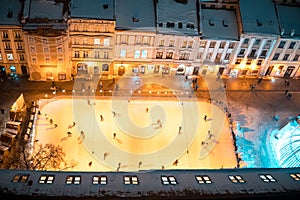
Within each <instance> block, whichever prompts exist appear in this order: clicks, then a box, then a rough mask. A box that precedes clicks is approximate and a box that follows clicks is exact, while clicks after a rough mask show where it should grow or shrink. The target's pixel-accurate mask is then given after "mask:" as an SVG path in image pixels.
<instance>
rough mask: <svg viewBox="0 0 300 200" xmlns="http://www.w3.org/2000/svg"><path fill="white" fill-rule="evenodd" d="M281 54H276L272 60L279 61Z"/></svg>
mask: <svg viewBox="0 0 300 200" xmlns="http://www.w3.org/2000/svg"><path fill="white" fill-rule="evenodd" d="M279 55H280V53H275V54H274V56H273V58H272V60H278V58H279Z"/></svg>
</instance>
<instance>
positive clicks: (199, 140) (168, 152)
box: [35, 97, 237, 171]
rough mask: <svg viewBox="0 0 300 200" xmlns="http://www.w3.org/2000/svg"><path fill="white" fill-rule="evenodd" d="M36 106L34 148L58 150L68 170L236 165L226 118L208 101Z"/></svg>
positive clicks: (78, 101) (65, 101)
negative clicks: (69, 164) (43, 146)
mask: <svg viewBox="0 0 300 200" xmlns="http://www.w3.org/2000/svg"><path fill="white" fill-rule="evenodd" d="M39 106H40V112H41V115H38V118H37V120H36V124H35V140H36V141H38V142H37V143H36V144H35V146H36V145H39V144H46V143H53V144H56V145H60V146H62V147H63V149H64V151H65V154H66V160H67V161H68V162H72V163H74V167H72V168H68V169H66V170H68V171H137V170H151V169H219V168H234V167H236V164H237V163H236V157H235V151H234V146H233V141H232V137H231V133H230V129H229V123H228V121H227V118H226V114H225V113H224V112H223V111H222V110H221V109H220V108H219V107H217V106H215V105H213V104H211V103H208V102H206V101H193V100H186V101H179V100H175V99H174V100H157V99H156V100H147V99H146V100H145V99H144V100H130V101H129V100H128V99H111V98H101V99H93V98H90V99H89V98H88V97H81V98H56V99H47V100H40V103H39ZM205 116H206V120H205V119H204V118H205ZM50 119H52V123H50ZM73 122H75V125H74V124H73ZM54 124H56V125H57V127H56V128H55V126H54ZM73 125H74V126H73ZM68 132H69V134H68Z"/></svg>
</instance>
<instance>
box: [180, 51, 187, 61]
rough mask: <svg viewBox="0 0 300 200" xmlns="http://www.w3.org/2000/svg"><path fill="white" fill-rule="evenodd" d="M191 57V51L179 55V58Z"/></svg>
mask: <svg viewBox="0 0 300 200" xmlns="http://www.w3.org/2000/svg"><path fill="white" fill-rule="evenodd" d="M189 58H190V53H187V52H183V53H181V54H180V56H179V60H188V59H189Z"/></svg>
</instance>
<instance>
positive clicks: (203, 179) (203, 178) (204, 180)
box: [196, 175, 212, 184]
mask: <svg viewBox="0 0 300 200" xmlns="http://www.w3.org/2000/svg"><path fill="white" fill-rule="evenodd" d="M196 180H197V182H198V183H200V184H203V183H212V181H211V179H210V178H209V176H207V175H203V176H196Z"/></svg>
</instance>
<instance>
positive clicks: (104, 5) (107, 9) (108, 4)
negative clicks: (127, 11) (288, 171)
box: [70, 0, 114, 19]
mask: <svg viewBox="0 0 300 200" xmlns="http://www.w3.org/2000/svg"><path fill="white" fill-rule="evenodd" d="M70 5H71V6H70V12H71V17H73V18H74V17H75V18H76V17H78V18H92V19H114V2H113V0H101V1H99V0H84V1H83V0H72V1H71V4H70Z"/></svg>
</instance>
